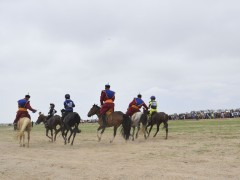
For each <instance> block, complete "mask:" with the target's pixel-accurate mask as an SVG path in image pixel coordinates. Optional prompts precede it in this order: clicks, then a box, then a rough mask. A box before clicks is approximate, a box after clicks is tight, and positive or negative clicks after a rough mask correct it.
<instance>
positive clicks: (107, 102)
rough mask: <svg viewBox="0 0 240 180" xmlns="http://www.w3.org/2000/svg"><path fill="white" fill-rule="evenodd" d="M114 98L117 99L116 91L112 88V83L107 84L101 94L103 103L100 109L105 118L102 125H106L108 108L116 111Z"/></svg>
mask: <svg viewBox="0 0 240 180" xmlns="http://www.w3.org/2000/svg"><path fill="white" fill-rule="evenodd" d="M114 100H115V92H114V91H111V90H110V85H109V84H106V85H105V90H102V92H101V96H100V104H101V109H100V115H101V117H102V120H103V125H102V127H103V128H105V127H106V124H107V122H106V112H107V111H108V110H111V109H112V110H113V111H114Z"/></svg>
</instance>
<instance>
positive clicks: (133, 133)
mask: <svg viewBox="0 0 240 180" xmlns="http://www.w3.org/2000/svg"><path fill="white" fill-rule="evenodd" d="M132 128H133V133H132V141H134V135H135V126H133V127H132Z"/></svg>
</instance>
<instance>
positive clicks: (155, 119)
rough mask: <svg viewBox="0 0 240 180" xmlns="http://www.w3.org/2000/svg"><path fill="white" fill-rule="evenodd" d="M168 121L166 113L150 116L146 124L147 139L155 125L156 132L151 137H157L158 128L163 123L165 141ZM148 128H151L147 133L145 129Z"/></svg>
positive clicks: (156, 113) (155, 113)
mask: <svg viewBox="0 0 240 180" xmlns="http://www.w3.org/2000/svg"><path fill="white" fill-rule="evenodd" d="M168 119H169V117H168V115H167V114H166V113H164V112H154V113H153V114H152V117H151V118H150V121H149V122H148V125H147V126H146V131H147V134H148V136H147V137H149V135H150V132H151V130H152V127H153V125H155V124H156V125H157V131H156V133H155V134H154V136H153V137H156V135H157V133H158V131H159V126H160V124H161V123H163V124H164V127H163V128H165V130H166V137H165V139H167V138H168ZM149 126H151V127H150V130H149V132H148V130H147V128H148V127H149Z"/></svg>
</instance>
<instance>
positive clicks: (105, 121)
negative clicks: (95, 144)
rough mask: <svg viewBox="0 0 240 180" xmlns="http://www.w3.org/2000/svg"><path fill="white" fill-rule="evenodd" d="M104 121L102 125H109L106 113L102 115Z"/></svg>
mask: <svg viewBox="0 0 240 180" xmlns="http://www.w3.org/2000/svg"><path fill="white" fill-rule="evenodd" d="M102 121H103V124H102V127H103V128H105V127H106V126H107V120H106V115H105V114H103V115H102Z"/></svg>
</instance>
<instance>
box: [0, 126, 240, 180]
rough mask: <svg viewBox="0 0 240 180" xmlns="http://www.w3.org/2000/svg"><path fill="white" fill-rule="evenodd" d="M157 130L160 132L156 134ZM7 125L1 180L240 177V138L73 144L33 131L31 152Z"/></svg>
mask: <svg viewBox="0 0 240 180" xmlns="http://www.w3.org/2000/svg"><path fill="white" fill-rule="evenodd" d="M153 131H154V130H153ZM13 134H15V132H14V131H13V130H12V127H6V128H5V130H4V132H3V131H2V132H0V136H1V137H0V143H1V144H0V152H1V157H0V179H1V180H5V179H6V180H9V179H19V180H22V179H31V180H34V179H37V180H39V179H44V180H45V179H91V180H92V179H105V180H108V179H115V180H120V179H122V180H126V179H134V180H135V179H211V180H212V179H218V180H221V179H224V180H226V179H236V180H237V179H240V139H239V134H237V135H236V137H232V136H231V137H229V138H228V137H227V136H224V137H223V136H221V134H218V135H216V134H211V133H204V134H202V133H194V134H190V136H189V133H188V134H185V133H177V134H176V133H172V134H171V132H170V134H169V138H168V140H165V139H164V135H165V134H164V132H163V131H162V130H161V131H160V133H159V134H158V135H157V137H156V138H153V137H152V136H151V137H149V139H148V140H144V138H143V136H142V135H141V136H140V137H139V138H138V139H137V140H136V141H128V142H127V143H126V142H125V141H124V140H123V138H122V137H121V136H120V133H119V132H118V134H117V136H116V138H115V141H114V142H113V143H112V144H110V143H109V140H110V139H111V137H112V130H110V131H107V132H106V134H104V135H103V138H102V141H101V142H100V143H99V142H97V138H96V134H95V133H90V132H86V133H84V132H83V133H81V134H78V135H77V136H76V139H75V142H74V145H73V146H70V145H64V144H63V139H62V137H61V136H58V137H57V141H56V142H54V143H52V142H50V141H49V140H48V139H47V138H46V137H45V134H44V131H34V128H33V130H32V132H31V141H30V147H29V148H23V147H19V145H18V142H17V141H16V140H14V139H13V138H12V136H13Z"/></svg>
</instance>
